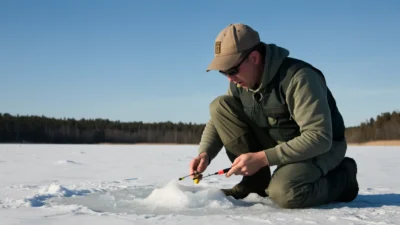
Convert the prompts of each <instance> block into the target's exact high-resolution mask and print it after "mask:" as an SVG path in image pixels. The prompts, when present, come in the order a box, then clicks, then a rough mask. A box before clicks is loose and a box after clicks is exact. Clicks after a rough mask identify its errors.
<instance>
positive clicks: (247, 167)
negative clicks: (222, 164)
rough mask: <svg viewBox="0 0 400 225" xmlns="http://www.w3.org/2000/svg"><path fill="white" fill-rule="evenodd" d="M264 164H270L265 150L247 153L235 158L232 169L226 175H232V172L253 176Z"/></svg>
mask: <svg viewBox="0 0 400 225" xmlns="http://www.w3.org/2000/svg"><path fill="white" fill-rule="evenodd" d="M264 166H268V160H267V157H266V155H265V153H264V151H260V152H250V153H245V154H242V155H240V156H238V157H237V158H236V159H235V161H234V162H233V163H232V167H231V169H230V170H229V171H228V172H227V173H226V177H230V176H231V175H232V174H235V175H243V176H251V175H253V174H254V173H256V172H257V171H258V170H259V169H261V168H262V167H264Z"/></svg>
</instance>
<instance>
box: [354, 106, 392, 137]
mask: <svg viewBox="0 0 400 225" xmlns="http://www.w3.org/2000/svg"><path fill="white" fill-rule="evenodd" d="M346 138H347V140H348V141H349V142H351V143H363V142H368V141H381V140H399V139H400V112H397V111H393V112H392V113H390V112H385V113H381V114H380V115H378V116H377V117H376V118H375V119H374V118H371V119H369V120H368V121H365V122H363V123H361V124H360V125H359V126H355V127H348V128H347V129H346Z"/></svg>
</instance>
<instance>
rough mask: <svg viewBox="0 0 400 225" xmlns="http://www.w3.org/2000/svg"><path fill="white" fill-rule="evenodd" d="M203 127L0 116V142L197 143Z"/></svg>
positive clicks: (177, 124)
mask: <svg viewBox="0 0 400 225" xmlns="http://www.w3.org/2000/svg"><path fill="white" fill-rule="evenodd" d="M203 129H204V125H201V124H200V125H198V124H192V123H187V124H184V123H172V122H162V123H142V122H130V123H127V122H120V121H110V120H107V119H80V120H76V119H70V118H64V119H55V118H48V117H45V116H40V117H39V116H19V115H17V116H13V115H10V114H8V113H5V114H1V113H0V142H3V143H4V142H8V143H10V142H13V143H72V144H78V143H79V144H81V143H84V144H93V143H187V144H190V143H198V142H199V141H200V137H201V133H202V131H203Z"/></svg>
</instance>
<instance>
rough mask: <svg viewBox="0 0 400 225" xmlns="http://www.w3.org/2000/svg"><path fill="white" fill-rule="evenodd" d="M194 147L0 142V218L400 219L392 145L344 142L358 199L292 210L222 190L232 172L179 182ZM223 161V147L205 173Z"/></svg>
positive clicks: (398, 151)
mask: <svg viewBox="0 0 400 225" xmlns="http://www.w3.org/2000/svg"><path fill="white" fill-rule="evenodd" d="M196 154H197V146H195V145H178V146H174V145H29V144H25V145H19V144H15V145H14V144H3V145H0V224H2V225H6V224H7V225H8V224H19V225H24V224H96V225H100V224H115V225H119V224H130V225H131V224H185V225H186V224H191V225H200V224H205V223H206V222H211V223H213V224H222V225H223V224H229V225H234V224H400V181H399V178H398V177H399V176H398V173H399V172H400V163H399V159H400V148H399V147H349V150H348V156H351V157H354V158H355V159H356V160H357V162H358V167H359V174H358V178H359V184H360V194H359V196H358V197H357V199H356V200H355V201H353V202H351V203H346V204H345V203H338V204H330V205H324V206H320V207H315V208H311V209H295V210H291V209H281V208H279V207H277V206H276V205H275V204H273V203H272V202H271V201H270V200H269V199H268V198H264V199H263V198H260V197H258V196H257V195H250V196H249V197H247V198H246V199H244V200H235V199H233V198H231V197H224V196H223V194H222V193H221V192H220V191H219V189H220V188H226V187H231V186H233V185H234V184H236V183H237V182H239V181H240V177H239V176H233V177H231V178H226V177H225V176H223V175H219V176H211V177H209V178H204V180H202V181H200V183H199V184H194V183H193V181H192V180H191V179H190V178H188V179H184V180H182V181H178V178H179V177H182V176H185V175H187V173H188V171H189V169H188V165H189V161H190V160H191V158H192V157H193V156H195V155H196ZM229 166H230V163H229V161H228V159H227V158H226V157H225V154H224V151H221V153H220V154H219V155H218V156H217V158H216V159H215V160H214V161H213V162H212V164H211V165H210V166H209V168H208V169H207V170H206V171H205V173H204V174H205V175H206V174H208V173H213V172H215V171H217V170H219V169H223V168H226V167H229ZM272 169H275V167H272Z"/></svg>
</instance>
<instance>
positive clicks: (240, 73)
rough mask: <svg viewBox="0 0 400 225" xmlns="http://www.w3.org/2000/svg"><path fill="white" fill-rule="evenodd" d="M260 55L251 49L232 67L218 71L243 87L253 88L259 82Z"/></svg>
mask: <svg viewBox="0 0 400 225" xmlns="http://www.w3.org/2000/svg"><path fill="white" fill-rule="evenodd" d="M260 59H261V58H260V55H259V54H258V53H257V52H255V51H253V52H251V53H250V54H249V55H248V56H247V57H245V58H244V59H243V60H241V61H239V62H238V63H237V64H236V65H235V66H234V67H232V68H231V69H229V70H227V71H220V72H221V73H223V74H224V75H225V76H226V77H228V79H229V81H232V82H234V83H235V84H239V85H240V86H242V87H243V88H246V89H248V88H254V86H255V85H257V84H259V81H260V77H261V74H260V72H259V69H257V68H259V64H260V62H261V61H260Z"/></svg>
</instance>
